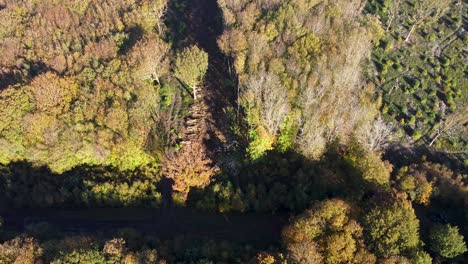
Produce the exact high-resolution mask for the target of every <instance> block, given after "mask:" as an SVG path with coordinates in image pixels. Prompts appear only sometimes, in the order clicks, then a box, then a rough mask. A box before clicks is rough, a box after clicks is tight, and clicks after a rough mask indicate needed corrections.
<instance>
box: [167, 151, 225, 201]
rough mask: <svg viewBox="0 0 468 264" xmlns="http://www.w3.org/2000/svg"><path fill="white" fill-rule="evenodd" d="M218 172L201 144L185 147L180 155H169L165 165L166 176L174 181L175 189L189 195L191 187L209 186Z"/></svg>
mask: <svg viewBox="0 0 468 264" xmlns="http://www.w3.org/2000/svg"><path fill="white" fill-rule="evenodd" d="M217 172H218V168H217V167H215V166H213V165H212V161H211V159H210V158H209V157H208V156H207V153H206V150H205V147H204V146H203V144H202V143H201V142H193V143H191V144H188V145H185V146H184V147H182V149H181V150H180V151H179V152H178V153H175V154H170V155H167V156H166V159H165V161H164V164H163V173H164V175H165V176H166V177H167V178H169V179H173V180H174V186H173V189H174V190H176V191H179V192H182V193H184V194H188V192H189V190H190V187H205V186H207V185H208V184H209V183H210V181H211V178H212V177H213V176H214V175H215V174H216V173H217Z"/></svg>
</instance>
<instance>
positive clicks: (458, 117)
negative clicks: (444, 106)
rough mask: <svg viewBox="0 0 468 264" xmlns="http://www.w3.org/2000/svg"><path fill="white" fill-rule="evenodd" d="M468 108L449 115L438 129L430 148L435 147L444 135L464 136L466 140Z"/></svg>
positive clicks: (467, 133)
mask: <svg viewBox="0 0 468 264" xmlns="http://www.w3.org/2000/svg"><path fill="white" fill-rule="evenodd" d="M467 110H468V107H466V106H465V108H464V109H462V110H461V111H457V112H455V113H452V114H449V115H447V116H446V117H445V118H444V119H443V120H442V121H441V122H440V123H439V124H438V125H437V127H436V129H435V131H434V135H433V136H432V140H431V142H429V147H431V146H432V145H434V143H435V142H436V141H437V140H438V139H439V138H440V137H441V136H442V135H443V134H445V135H447V136H449V137H451V136H453V134H460V133H462V134H464V136H465V138H467V135H468V115H466V113H467Z"/></svg>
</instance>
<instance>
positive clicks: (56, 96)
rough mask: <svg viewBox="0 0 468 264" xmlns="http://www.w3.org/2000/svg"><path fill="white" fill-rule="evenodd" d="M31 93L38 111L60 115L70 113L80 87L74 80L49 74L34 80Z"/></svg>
mask: <svg viewBox="0 0 468 264" xmlns="http://www.w3.org/2000/svg"><path fill="white" fill-rule="evenodd" d="M30 91H31V92H32V94H33V96H34V99H35V101H36V108H37V109H38V110H41V111H47V112H51V113H54V114H60V113H62V112H64V111H68V109H69V107H70V102H71V101H72V99H73V98H75V96H76V95H77V93H78V85H77V84H76V82H75V80H74V78H70V77H66V78H60V77H59V76H57V75H56V74H54V73H51V72H47V73H45V74H41V75H39V76H37V77H36V78H34V80H33V81H32V82H31V88H30Z"/></svg>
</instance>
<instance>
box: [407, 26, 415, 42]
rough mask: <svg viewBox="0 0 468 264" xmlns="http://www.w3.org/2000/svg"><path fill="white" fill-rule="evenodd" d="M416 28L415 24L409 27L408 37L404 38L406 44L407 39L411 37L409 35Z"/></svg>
mask: <svg viewBox="0 0 468 264" xmlns="http://www.w3.org/2000/svg"><path fill="white" fill-rule="evenodd" d="M415 28H416V23H414V24H413V26H412V27H411V29H410V31H409V32H408V35H407V36H406V38H405V42H408V40H409V38H410V37H411V34H412V33H413V31H414V29H415Z"/></svg>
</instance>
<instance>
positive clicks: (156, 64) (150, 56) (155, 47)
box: [131, 36, 169, 84]
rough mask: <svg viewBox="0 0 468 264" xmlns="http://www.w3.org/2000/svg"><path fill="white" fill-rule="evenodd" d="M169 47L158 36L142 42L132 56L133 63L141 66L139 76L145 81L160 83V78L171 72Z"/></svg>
mask: <svg viewBox="0 0 468 264" xmlns="http://www.w3.org/2000/svg"><path fill="white" fill-rule="evenodd" d="M168 52H169V46H168V45H167V44H166V43H165V42H164V41H162V40H161V39H160V38H159V37H158V36H153V37H151V38H149V39H145V40H143V41H140V42H138V43H137V45H136V46H135V48H134V50H133V51H132V54H131V62H132V63H134V64H139V65H140V66H139V69H138V74H139V75H140V76H141V77H142V78H143V79H150V80H152V81H155V82H157V83H158V84H159V83H160V77H161V76H162V75H164V74H166V73H167V72H168V71H169V59H168V58H167V55H168Z"/></svg>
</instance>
